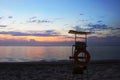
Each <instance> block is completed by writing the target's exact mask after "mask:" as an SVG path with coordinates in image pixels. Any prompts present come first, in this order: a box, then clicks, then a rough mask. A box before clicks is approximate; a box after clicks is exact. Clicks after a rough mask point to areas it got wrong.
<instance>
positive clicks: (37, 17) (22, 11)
mask: <svg viewBox="0 0 120 80" xmlns="http://www.w3.org/2000/svg"><path fill="white" fill-rule="evenodd" d="M119 14H120V0H0V45H71V44H72V42H73V41H74V35H72V34H69V33H68V31H69V30H77V31H86V32H91V34H90V35H89V37H88V44H90V45H102V46H104V45H110V46H113V45H120V16H119Z"/></svg>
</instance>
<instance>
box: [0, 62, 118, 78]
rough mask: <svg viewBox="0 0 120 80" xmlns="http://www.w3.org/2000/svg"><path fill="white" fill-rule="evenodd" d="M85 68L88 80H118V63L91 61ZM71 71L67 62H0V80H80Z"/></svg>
mask: <svg viewBox="0 0 120 80" xmlns="http://www.w3.org/2000/svg"><path fill="white" fill-rule="evenodd" d="M87 68H88V78H89V80H120V61H93V62H91V63H90V64H88V67H87ZM72 70H73V63H71V62H67V61H65V62H64V61H59V62H19V63H18V62H10V63H8V62H6V63H5V62H4V63H3V62H1V63H0V80H81V79H80V78H81V76H80V75H73V74H72ZM84 80H87V77H86V73H85V75H84Z"/></svg>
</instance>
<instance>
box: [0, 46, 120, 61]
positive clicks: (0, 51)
mask: <svg viewBox="0 0 120 80" xmlns="http://www.w3.org/2000/svg"><path fill="white" fill-rule="evenodd" d="M87 50H88V51H89V53H90V55H91V60H109V59H115V60H116V59H119V60H120V47H119V46H104V47H95V46H94V47H88V48H87ZM71 53H72V47H71V46H0V62H26V61H42V60H45V61H56V60H69V56H71Z"/></svg>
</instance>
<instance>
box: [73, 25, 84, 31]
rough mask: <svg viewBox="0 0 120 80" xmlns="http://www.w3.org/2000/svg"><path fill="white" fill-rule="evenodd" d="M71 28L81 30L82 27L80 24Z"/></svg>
mask: <svg viewBox="0 0 120 80" xmlns="http://www.w3.org/2000/svg"><path fill="white" fill-rule="evenodd" d="M72 28H73V29H75V30H78V31H81V30H83V28H81V27H80V26H75V27H72Z"/></svg>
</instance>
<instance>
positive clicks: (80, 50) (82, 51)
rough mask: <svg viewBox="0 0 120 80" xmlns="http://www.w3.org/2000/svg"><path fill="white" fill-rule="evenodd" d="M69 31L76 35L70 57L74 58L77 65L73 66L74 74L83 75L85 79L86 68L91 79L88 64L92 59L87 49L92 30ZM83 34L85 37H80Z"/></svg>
mask: <svg viewBox="0 0 120 80" xmlns="http://www.w3.org/2000/svg"><path fill="white" fill-rule="evenodd" d="M69 33H70V34H74V35H75V44H74V45H72V56H70V57H69V58H70V59H73V60H74V64H75V67H74V68H73V74H80V75H82V76H81V79H82V80H83V74H84V71H85V70H86V71H87V79H89V78H88V69H87V64H88V63H89V61H90V54H89V52H88V51H87V50H86V47H87V35H88V34H90V32H81V31H74V30H69ZM81 35H83V37H80V36H81ZM81 39H82V41H81Z"/></svg>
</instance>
